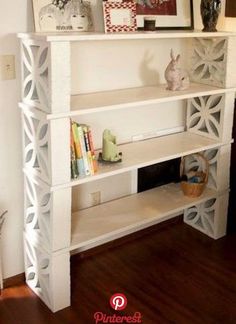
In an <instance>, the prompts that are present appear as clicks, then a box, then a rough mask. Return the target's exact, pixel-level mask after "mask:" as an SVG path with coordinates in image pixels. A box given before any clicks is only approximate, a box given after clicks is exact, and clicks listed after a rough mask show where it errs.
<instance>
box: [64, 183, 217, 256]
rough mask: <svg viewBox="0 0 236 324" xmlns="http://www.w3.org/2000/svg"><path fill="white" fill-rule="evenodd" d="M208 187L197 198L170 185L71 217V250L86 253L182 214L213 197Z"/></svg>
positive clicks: (174, 185)
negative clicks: (186, 194) (90, 249)
mask: <svg viewBox="0 0 236 324" xmlns="http://www.w3.org/2000/svg"><path fill="white" fill-rule="evenodd" d="M216 196H217V193H216V192H215V191H214V190H211V189H208V188H206V189H205V191H204V192H203V194H202V195H201V196H200V197H198V198H189V197H186V196H184V195H183V193H182V191H181V189H180V185H179V184H173V183H171V184H168V185H164V186H161V187H158V188H154V189H151V190H148V191H145V192H142V193H139V194H134V195H131V196H127V197H124V198H120V199H117V200H114V201H110V202H108V203H104V204H101V205H98V206H95V207H91V208H88V209H84V210H81V211H79V212H76V213H74V214H73V215H72V241H71V246H70V248H69V249H70V250H71V251H72V250H76V249H79V251H84V250H87V249H89V248H92V247H94V246H97V245H100V244H103V243H106V242H109V241H111V240H114V239H116V238H120V237H123V236H125V235H128V234H131V233H133V232H136V231H138V230H141V229H144V228H146V227H149V226H152V225H154V224H157V223H160V222H162V221H165V220H167V219H170V218H172V217H175V216H177V215H180V214H182V213H183V210H184V209H185V208H189V207H191V206H193V205H196V204H200V203H202V202H204V201H206V200H208V199H211V198H214V197H216Z"/></svg>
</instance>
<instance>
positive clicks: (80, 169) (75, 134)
mask: <svg viewBox="0 0 236 324" xmlns="http://www.w3.org/2000/svg"><path fill="white" fill-rule="evenodd" d="M72 133H73V138H74V145H75V155H76V161H77V169H78V173H79V175H80V176H83V175H85V168H84V160H83V156H82V148H81V142H80V138H79V132H78V124H77V123H76V122H72Z"/></svg>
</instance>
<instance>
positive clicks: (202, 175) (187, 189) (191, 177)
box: [180, 153, 209, 198]
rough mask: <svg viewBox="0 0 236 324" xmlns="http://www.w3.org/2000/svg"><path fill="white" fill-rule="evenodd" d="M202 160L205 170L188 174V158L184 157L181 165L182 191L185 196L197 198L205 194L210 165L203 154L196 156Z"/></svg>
mask: <svg viewBox="0 0 236 324" xmlns="http://www.w3.org/2000/svg"><path fill="white" fill-rule="evenodd" d="M195 155H197V156H198V157H200V159H202V162H203V164H205V168H203V170H192V171H191V170H190V171H189V172H186V166H185V163H186V157H182V159H181V163H180V178H181V184H180V185H181V189H182V191H183V193H184V195H185V196H188V197H191V198H195V197H199V196H201V194H202V193H203V191H204V189H205V187H206V184H207V181H208V174H209V163H208V161H207V160H206V158H205V157H204V156H203V155H202V154H199V153H197V154H195Z"/></svg>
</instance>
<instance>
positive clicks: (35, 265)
mask: <svg viewBox="0 0 236 324" xmlns="http://www.w3.org/2000/svg"><path fill="white" fill-rule="evenodd" d="M24 251H25V252H24V253H25V256H24V259H25V276H26V282H27V284H28V286H29V287H30V288H31V289H32V290H33V291H34V292H35V293H36V294H37V295H38V296H39V297H40V298H41V299H42V300H43V302H44V303H45V304H46V305H47V306H48V307H49V308H50V309H51V310H52V311H53V312H56V311H58V310H60V309H63V308H65V307H68V306H70V254H69V252H66V253H62V254H59V255H57V254H56V255H55V254H48V253H47V252H46V251H45V250H44V249H43V248H42V247H41V246H35V245H34V244H32V242H31V241H30V238H29V237H28V236H27V235H26V234H25V235H24Z"/></svg>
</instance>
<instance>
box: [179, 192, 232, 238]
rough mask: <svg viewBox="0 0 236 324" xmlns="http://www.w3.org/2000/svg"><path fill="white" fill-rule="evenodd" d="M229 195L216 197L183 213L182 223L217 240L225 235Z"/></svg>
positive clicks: (226, 193)
mask: <svg viewBox="0 0 236 324" xmlns="http://www.w3.org/2000/svg"><path fill="white" fill-rule="evenodd" d="M228 199H229V194H228V192H225V193H224V194H223V195H219V196H216V198H213V199H210V200H208V201H206V202H204V203H202V204H199V205H196V206H193V207H191V208H188V209H186V210H185V211H184V222H185V223H186V224H188V225H190V226H192V227H194V228H195V229H197V230H199V231H200V232H202V233H204V234H206V235H208V236H210V237H212V238H214V239H218V238H221V237H223V236H225V235H226V226H227V216H228Z"/></svg>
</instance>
